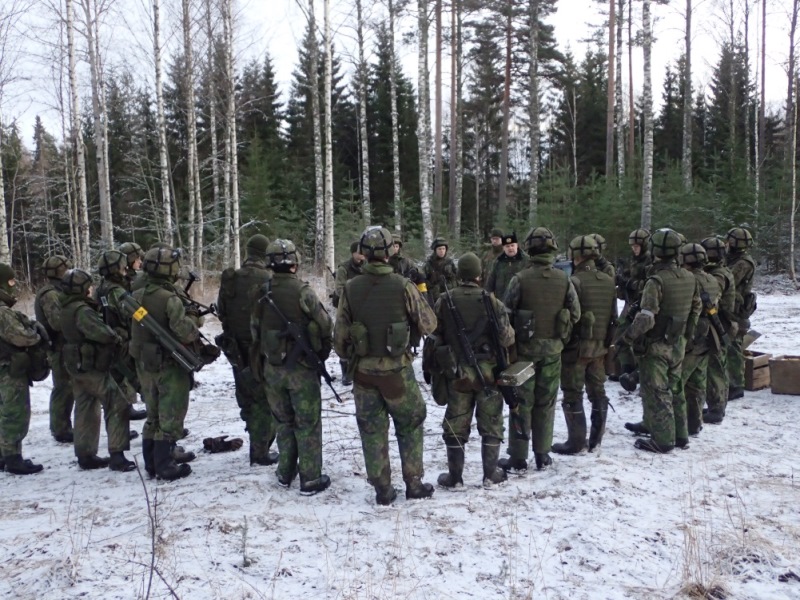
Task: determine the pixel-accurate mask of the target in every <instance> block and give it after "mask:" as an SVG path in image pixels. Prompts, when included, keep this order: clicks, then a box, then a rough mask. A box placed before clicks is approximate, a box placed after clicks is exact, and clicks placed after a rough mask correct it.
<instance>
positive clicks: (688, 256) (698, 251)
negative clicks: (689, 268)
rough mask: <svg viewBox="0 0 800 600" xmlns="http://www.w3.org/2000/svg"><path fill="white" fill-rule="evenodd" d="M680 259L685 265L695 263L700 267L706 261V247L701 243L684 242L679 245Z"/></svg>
mask: <svg viewBox="0 0 800 600" xmlns="http://www.w3.org/2000/svg"><path fill="white" fill-rule="evenodd" d="M681 261H683V264H685V265H697V266H700V267H702V266H703V265H704V264H706V262H708V255H707V254H706V249H705V248H703V246H702V244H684V245H683V246H681Z"/></svg>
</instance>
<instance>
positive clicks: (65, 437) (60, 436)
mask: <svg viewBox="0 0 800 600" xmlns="http://www.w3.org/2000/svg"><path fill="white" fill-rule="evenodd" d="M53 439H54V440H55V441H57V442H58V443H59V444H71V443H73V442H74V441H75V434H73V433H72V432H71V431H67V432H66V433H57V434H54V435H53Z"/></svg>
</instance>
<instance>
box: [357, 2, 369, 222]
mask: <svg viewBox="0 0 800 600" xmlns="http://www.w3.org/2000/svg"><path fill="white" fill-rule="evenodd" d="M362 3H363V0H356V17H357V19H358V24H357V31H356V36H357V38H358V136H359V138H360V139H359V142H360V150H361V215H362V217H363V219H364V225H365V226H368V225H369V224H370V223H371V222H372V204H371V201H370V197H369V132H368V131H367V61H366V58H365V57H364V10H363V6H362Z"/></svg>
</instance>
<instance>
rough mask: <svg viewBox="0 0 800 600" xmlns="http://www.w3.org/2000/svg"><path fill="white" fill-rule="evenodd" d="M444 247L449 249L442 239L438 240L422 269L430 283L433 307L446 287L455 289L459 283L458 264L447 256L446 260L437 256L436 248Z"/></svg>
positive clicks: (430, 297) (429, 293)
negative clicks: (457, 275)
mask: <svg viewBox="0 0 800 600" xmlns="http://www.w3.org/2000/svg"><path fill="white" fill-rule="evenodd" d="M440 246H444V247H445V248H447V247H448V246H447V242H445V241H444V240H443V239H441V238H436V239H435V240H434V241H433V244H432V245H431V250H433V254H431V255H430V256H429V257H428V259H427V260H426V261H425V264H424V265H423V267H422V273H423V275H424V276H425V280H426V281H427V283H428V298H429V302H430V303H431V305H433V304H434V303H435V302H436V300H437V298H439V295H440V294H443V293H444V286H445V284H447V287H455V286H456V283H457V281H458V280H457V277H456V263H455V262H453V259H452V258H450V257H449V256H447V254H445V256H444V258H439V257H438V256H436V248H438V247H440Z"/></svg>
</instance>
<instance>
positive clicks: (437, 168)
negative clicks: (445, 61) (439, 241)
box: [433, 0, 442, 234]
mask: <svg viewBox="0 0 800 600" xmlns="http://www.w3.org/2000/svg"><path fill="white" fill-rule="evenodd" d="M433 11H434V16H435V23H436V27H435V29H436V32H435V44H436V60H435V68H434V77H433V78H434V83H433V88H434V98H433V115H434V116H433V122H434V126H433V231H434V233H436V234H438V233H439V221H440V219H441V215H442V0H434V9H433Z"/></svg>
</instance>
